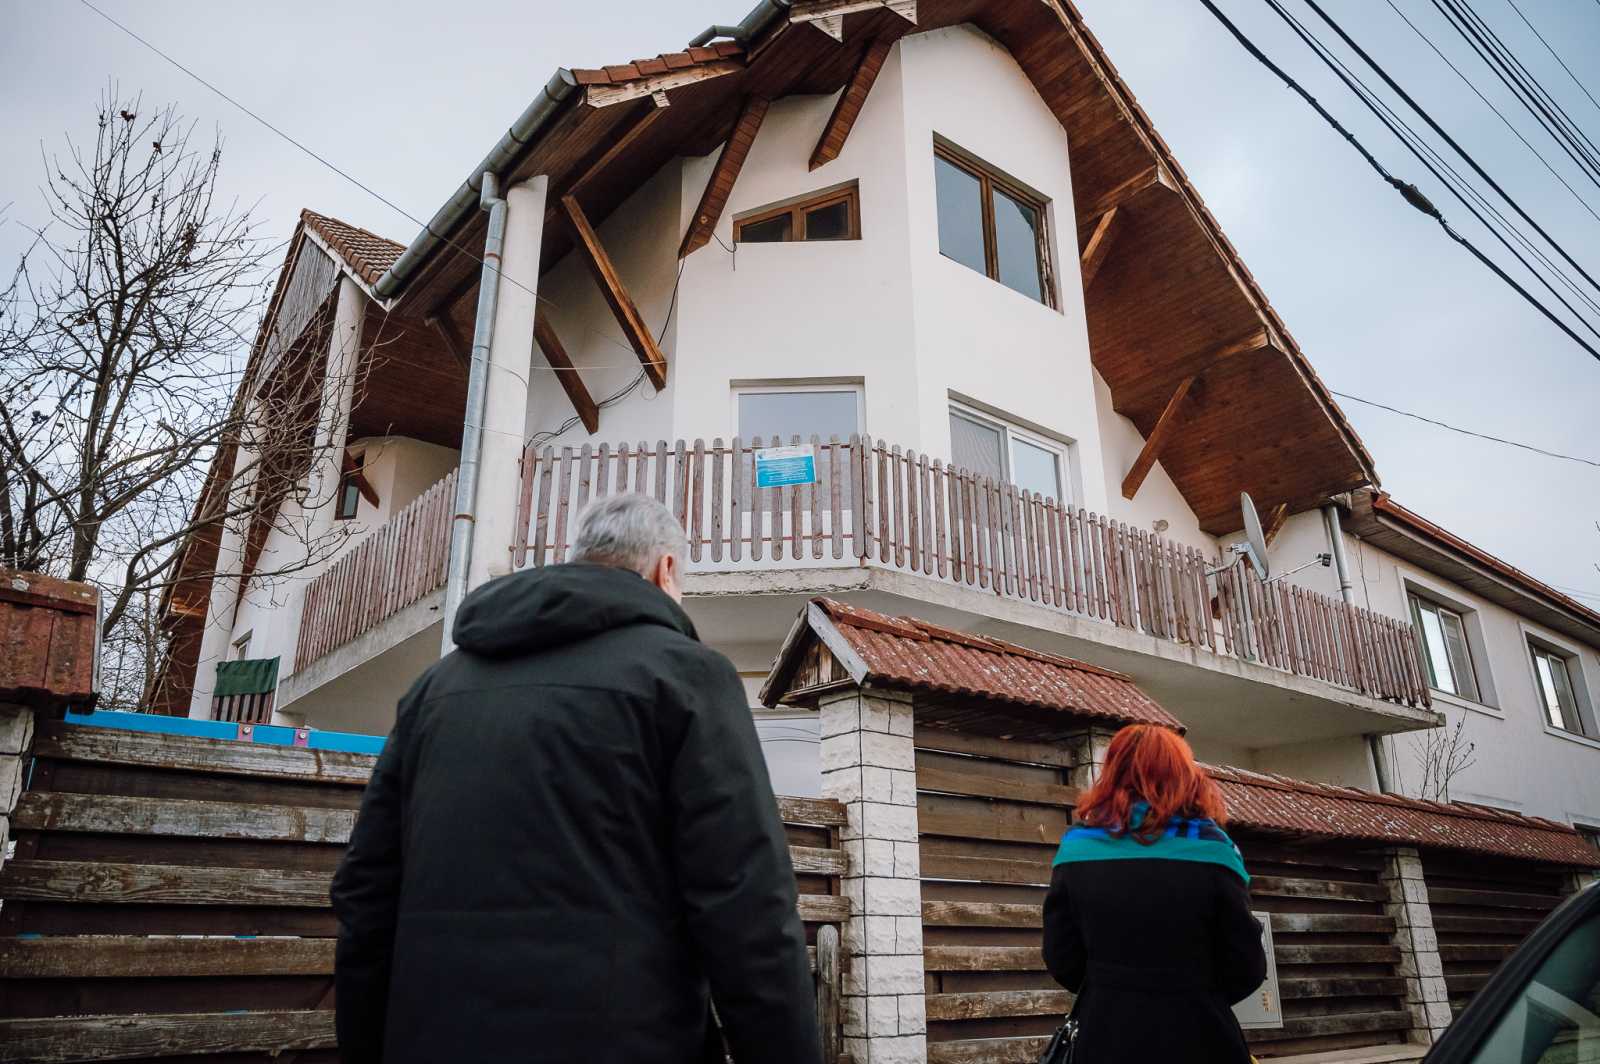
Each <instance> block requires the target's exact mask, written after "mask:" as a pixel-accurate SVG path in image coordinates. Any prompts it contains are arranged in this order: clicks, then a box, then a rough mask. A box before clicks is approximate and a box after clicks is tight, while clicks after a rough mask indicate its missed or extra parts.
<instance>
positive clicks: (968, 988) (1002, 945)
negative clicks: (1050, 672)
mask: <svg viewBox="0 0 1600 1064" xmlns="http://www.w3.org/2000/svg"><path fill="white" fill-rule="evenodd" d="M916 736H917V754H916V758H917V817H918V830H919V833H920V836H921V838H920V843H921V852H922V922H923V951H924V962H923V966H924V969H925V971H926V991H927V995H928V997H927V1002H926V1008H927V1019H928V1060H929V1062H930V1064H1030V1062H1032V1061H1033V1060H1035V1059H1037V1057H1038V1054H1039V1052H1040V1051H1041V1050H1042V1049H1043V1047H1044V1044H1045V1041H1046V1040H1047V1038H1048V1036H1049V1034H1050V1033H1051V1032H1052V1031H1053V1030H1054V1029H1055V1027H1056V1026H1057V1025H1058V1024H1059V1023H1060V1022H1061V1017H1062V1016H1063V1015H1064V1014H1065V1013H1066V1011H1067V1010H1068V1009H1069V1008H1070V1007H1071V1004H1072V995H1071V994H1069V993H1067V992H1066V991H1064V990H1062V989H1061V988H1060V987H1059V986H1058V985H1057V984H1056V983H1055V981H1054V980H1053V979H1052V978H1051V977H1050V974H1049V973H1048V972H1047V971H1045V968H1044V959H1043V956H1042V954H1041V951H1040V946H1041V934H1042V930H1041V929H1042V927H1043V903H1044V896H1045V892H1046V888H1047V887H1048V885H1049V882H1050V861H1051V858H1052V857H1053V855H1054V854H1055V850H1056V845H1057V843H1058V842H1059V840H1060V837H1061V834H1062V832H1063V831H1064V830H1065V828H1066V826H1067V823H1068V821H1069V818H1070V816H1071V808H1072V805H1073V803H1074V802H1075V801H1076V800H1077V795H1078V792H1077V790H1076V789H1075V788H1073V787H1071V786H1068V785H1067V782H1066V781H1067V780H1068V779H1069V778H1070V777H1069V770H1070V769H1071V768H1072V765H1071V762H1070V759H1069V758H1068V756H1067V753H1066V750H1065V748H1064V747H1060V746H1055V745H1050V744H1039V743H1023V742H1013V741H1007V740H999V739H989V738H979V737H974V736H965V735H959V734H955V733H952V732H946V731H942V730H935V729H919V730H918V731H917V733H916ZM1238 838H1239V842H1240V846H1241V848H1242V849H1243V851H1244V855H1245V862H1246V864H1247V865H1248V867H1249V868H1250V871H1251V873H1252V876H1253V878H1252V882H1251V905H1252V908H1254V909H1256V910H1257V911H1261V912H1266V913H1269V914H1270V919H1271V925H1272V932H1273V946H1274V959H1275V961H1276V963H1277V971H1278V980H1279V984H1278V985H1279V992H1280V995H1281V999H1282V1000H1281V1005H1282V1013H1283V1026H1282V1027H1281V1028H1276V1029H1263V1030H1252V1031H1249V1032H1247V1038H1248V1039H1249V1041H1250V1043H1251V1049H1252V1052H1254V1053H1255V1054H1256V1055H1257V1056H1259V1057H1262V1058H1263V1059H1266V1058H1270V1057H1274V1056H1283V1055H1288V1054H1293V1053H1304V1052H1316V1051H1322V1050H1333V1049H1339V1048H1342V1047H1346V1046H1358V1045H1359V1046H1375V1045H1383V1044H1387V1043H1391V1042H1400V1041H1403V1040H1404V1038H1405V1033H1406V1029H1407V1028H1408V1027H1409V1026H1410V1022H1411V1020H1410V1016H1409V1014H1408V1013H1407V1012H1406V1011H1405V1008H1404V1005H1403V1002H1402V1000H1401V999H1402V995H1403V994H1404V992H1405V985H1404V980H1403V979H1402V978H1401V977H1400V975H1399V972H1398V970H1397V968H1396V965H1397V964H1398V962H1399V959H1400V954H1399V950H1398V949H1397V948H1396V947H1395V945H1394V941H1393V936H1394V926H1395V925H1394V920H1393V918H1392V917H1389V916H1387V915H1385V913H1384V908H1383V900H1384V899H1385V898H1386V897H1387V894H1386V891H1385V888H1384V887H1383V886H1382V885H1381V884H1380V883H1379V882H1378V874H1379V871H1380V870H1381V868H1382V858H1381V857H1380V856H1378V855H1376V854H1372V853H1366V852H1362V850H1361V849H1360V847H1358V846H1356V845H1349V844H1347V845H1342V846H1341V845H1321V846H1306V845H1293V844H1288V843H1284V842H1279V841H1274V840H1272V839H1268V838H1265V837H1253V836H1251V835H1249V834H1248V833H1239V836H1238Z"/></svg>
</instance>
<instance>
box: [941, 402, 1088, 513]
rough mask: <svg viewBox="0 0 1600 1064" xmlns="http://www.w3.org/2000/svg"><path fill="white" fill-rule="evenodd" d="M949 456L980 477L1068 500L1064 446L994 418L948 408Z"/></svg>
mask: <svg viewBox="0 0 1600 1064" xmlns="http://www.w3.org/2000/svg"><path fill="white" fill-rule="evenodd" d="M950 457H951V461H953V462H954V463H955V464H956V465H957V466H958V467H960V468H962V469H968V470H971V471H972V472H974V473H976V474H978V475H979V476H980V477H992V478H994V479H995V480H998V481H1000V482H1001V483H1010V484H1015V485H1016V486H1017V487H1019V488H1021V489H1022V490H1024V491H1029V492H1037V493H1038V494H1040V495H1042V496H1044V497H1045V498H1047V499H1055V500H1057V501H1059V502H1070V501H1071V494H1070V492H1069V491H1068V486H1067V478H1066V475H1065V474H1066V461H1065V459H1066V449H1065V448H1064V447H1063V446H1062V445H1061V444H1059V443H1055V442H1054V441H1049V440H1044V439H1042V438H1039V437H1036V436H1031V435H1028V434H1026V433H1024V432H1022V431H1021V430H1019V429H1017V428H1015V427H1013V426H1011V425H1008V424H1006V423H1005V422H1004V421H1001V420H999V419H998V418H990V417H985V416H984V415H982V414H978V413H975V412H973V411H970V410H966V409H964V408H961V407H953V408H951V410H950Z"/></svg>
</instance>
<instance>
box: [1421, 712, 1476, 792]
mask: <svg viewBox="0 0 1600 1064" xmlns="http://www.w3.org/2000/svg"><path fill="white" fill-rule="evenodd" d="M1466 723H1467V722H1466V720H1465V718H1463V719H1461V720H1458V721H1456V722H1455V724H1454V725H1453V726H1446V727H1443V728H1434V729H1432V730H1430V731H1428V732H1426V733H1424V734H1423V735H1422V737H1421V740H1420V741H1419V742H1417V743H1414V744H1413V746H1412V750H1413V752H1414V753H1415V754H1416V759H1417V768H1418V769H1419V770H1421V772H1422V786H1421V787H1420V789H1419V792H1418V797H1421V798H1427V799H1430V800H1431V801H1436V802H1448V801H1450V784H1451V783H1452V782H1453V781H1454V780H1455V778H1456V777H1457V776H1459V775H1461V773H1463V772H1465V771H1466V770H1467V769H1469V768H1471V767H1472V766H1473V765H1475V764H1477V761H1478V759H1477V757H1476V756H1474V751H1475V750H1477V744H1476V743H1474V742H1470V741H1468V739H1467V737H1466V732H1465V729H1466Z"/></svg>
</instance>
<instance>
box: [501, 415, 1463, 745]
mask: <svg viewBox="0 0 1600 1064" xmlns="http://www.w3.org/2000/svg"><path fill="white" fill-rule="evenodd" d="M779 442H781V441H778V440H773V441H772V443H773V445H776V444H778V443H779ZM790 443H791V444H799V443H800V440H799V439H797V438H796V439H793V440H791V441H790ZM761 446H762V440H761V439H760V438H756V439H753V440H751V441H749V442H748V444H746V443H744V442H742V441H740V440H737V439H736V440H734V441H733V442H732V443H731V444H730V445H724V444H723V442H722V441H721V440H713V441H711V442H710V443H709V444H708V443H706V442H705V441H703V440H695V441H693V442H689V441H685V440H679V441H677V442H676V443H673V444H670V445H669V444H667V443H665V442H658V443H656V444H655V445H654V446H653V447H652V446H649V445H648V444H643V443H641V444H638V445H629V444H622V445H618V446H611V445H607V444H601V445H599V446H598V447H594V446H590V445H584V446H583V447H581V448H576V449H574V448H563V449H561V450H559V451H557V450H554V449H551V448H545V449H544V450H542V451H535V450H534V449H532V448H528V449H525V451H524V454H523V462H522V479H521V484H520V495H519V497H518V499H519V504H518V507H519V508H518V520H517V525H516V527H517V528H518V529H520V530H521V534H520V535H519V536H518V537H517V541H516V542H515V543H514V544H513V545H512V556H513V563H514V564H515V565H516V566H518V567H521V566H524V565H545V564H550V563H552V562H557V561H561V560H563V559H564V558H565V557H566V556H567V551H568V547H569V545H570V538H571V534H572V530H573V526H574V523H575V518H576V516H577V514H578V513H580V512H581V511H582V510H583V508H584V506H586V505H587V504H588V503H589V501H590V500H591V499H596V498H600V497H603V496H605V495H611V494H617V493H621V492H645V493H647V494H650V495H653V496H654V497H655V498H657V499H659V500H661V501H662V502H664V503H666V504H667V505H668V506H670V507H671V508H672V510H673V512H674V513H675V514H676V515H677V516H678V518H679V520H680V521H681V522H682V523H683V525H684V529H685V531H686V532H687V533H688V538H689V559H688V565H687V567H686V568H687V570H688V573H689V577H688V580H687V585H686V586H687V591H688V596H689V599H688V603H687V605H688V607H689V611H690V613H691V615H693V616H694V618H695V620H696V623H697V625H699V626H700V628H701V632H702V635H703V636H704V637H706V638H708V639H709V640H711V641H713V642H716V643H718V644H719V645H721V644H725V643H735V642H740V641H745V642H750V643H767V642H771V641H773V640H775V639H776V638H780V637H781V635H782V632H783V630H785V629H786V628H787V626H788V624H789V622H790V621H791V620H792V619H793V617H794V609H795V608H796V607H797V605H798V602H799V601H800V599H801V598H803V597H805V596H807V595H810V594H816V593H832V594H841V595H846V596H848V597H854V598H856V599H858V600H860V601H862V602H863V603H864V604H869V605H873V606H874V607H875V608H883V609H888V610H890V611H891V612H910V613H917V614H918V615H919V616H922V617H925V618H927V619H930V620H936V621H941V622H943V623H953V624H956V625H958V626H960V627H965V628H968V629H972V630H981V631H987V632H990V633H992V634H996V635H1003V636H1006V637H1008V638H1012V639H1015V640H1017V641H1019V642H1023V643H1025V644H1028V645H1033V646H1038V647H1039V648H1040V649H1050V650H1057V651H1060V652H1063V653H1070V654H1073V655H1075V656H1077V657H1080V658H1084V659H1087V660H1090V661H1094V662H1096V663H1098V664H1102V665H1106V666H1108V667H1112V668H1117V669H1120V670H1121V671H1124V672H1127V673H1129V674H1131V675H1133V676H1134V677H1135V678H1137V679H1139V680H1140V681H1141V683H1144V684H1145V685H1146V686H1147V689H1149V690H1150V691H1151V693H1152V694H1154V695H1155V696H1156V697H1157V698H1159V699H1161V700H1163V701H1164V702H1165V704H1167V705H1168V706H1169V708H1172V709H1173V711H1174V712H1176V713H1177V714H1178V715H1179V716H1180V717H1181V718H1183V719H1184V720H1186V721H1187V722H1189V723H1190V724H1191V725H1196V724H1201V723H1204V724H1205V725H1206V727H1207V731H1208V732H1210V733H1213V734H1227V735H1228V736H1230V739H1229V741H1234V742H1240V743H1249V744H1250V745H1273V744H1277V743H1287V742H1292V741H1301V740H1307V739H1314V738H1325V737H1328V736H1333V735H1353V734H1362V733H1366V732H1373V731H1394V730H1406V729H1409V728H1416V727H1426V726H1430V725H1431V724H1432V723H1433V722H1434V720H1435V719H1436V718H1435V715H1434V714H1433V713H1432V712H1431V710H1430V709H1429V706H1430V698H1429V693H1428V685H1427V683H1426V680H1425V674H1424V673H1423V671H1422V665H1421V662H1420V660H1419V658H1418V650H1417V644H1416V641H1415V638H1414V637H1413V635H1412V631H1411V626H1410V624H1409V623H1408V622H1406V621H1402V620H1399V619H1397V618H1392V617H1385V616H1382V615H1380V614H1376V613H1373V612H1371V611H1369V610H1364V609H1360V608H1358V607H1354V606H1350V605H1346V604H1345V603H1344V602H1342V601H1340V600H1337V599H1333V598H1329V597H1327V596H1324V595H1321V594H1318V593H1316V592H1313V591H1310V590H1308V589H1306V588H1302V587H1299V586H1297V585H1294V584H1290V583H1286V582H1282V581H1273V582H1264V581H1262V580H1261V579H1260V578H1259V577H1258V576H1257V575H1256V574H1255V573H1254V572H1253V571H1252V570H1250V569H1248V568H1247V567H1244V566H1234V567H1232V568H1230V569H1228V570H1227V571H1226V572H1223V573H1221V574H1218V573H1217V572H1216V570H1217V568H1218V567H1219V565H1220V564H1221V559H1220V557H1207V556H1206V555H1204V554H1202V553H1201V552H1200V551H1199V550H1196V549H1195V548H1193V547H1190V546H1186V545H1183V544H1178V543H1174V542H1172V541H1170V540H1166V539H1163V538H1162V537H1161V536H1158V535H1154V534H1152V533H1149V532H1145V531H1143V530H1140V529H1136V528H1131V527H1129V526H1127V525H1125V524H1123V523H1121V522H1119V521H1115V520H1112V519H1110V518H1107V517H1104V516H1101V515H1097V514H1093V513H1088V512H1085V511H1084V510H1083V509H1081V508H1072V507H1064V506H1062V505H1060V504H1058V503H1057V502H1055V501H1054V500H1052V499H1046V498H1041V497H1040V496H1038V495H1034V494H1030V493H1028V492H1026V491H1019V490H1018V489H1017V488H1016V487H1015V486H1014V485H1011V484H1005V483H998V482H996V481H994V480H992V479H990V478H988V477H983V476H978V475H975V474H974V473H972V472H970V471H968V470H965V469H958V468H954V467H951V466H946V465H945V464H944V463H942V462H940V461H939V460H938V459H929V458H928V457H927V456H926V455H919V454H916V453H915V452H913V451H909V450H904V449H902V448H900V447H897V446H891V445H889V444H887V443H886V442H884V441H882V440H874V439H870V438H868V439H858V438H854V437H852V439H851V440H849V441H841V440H838V439H831V440H829V441H827V442H824V441H821V440H819V439H817V438H816V437H813V438H812V439H811V447H812V448H813V452H814V455H815V465H816V470H817V482H816V483H814V484H804V485H798V486H790V487H758V486H756V476H755V466H754V452H755V450H756V449H757V448H759V447H761ZM774 598H776V599H779V600H792V601H787V602H781V604H782V606H783V608H781V609H776V610H775V609H774V608H773V606H774V603H773V599H774ZM772 645H776V643H775V642H772ZM769 652H770V651H769ZM1268 689H1271V690H1268ZM1289 703H1294V704H1295V707H1296V709H1299V710H1304V709H1306V708H1307V705H1308V704H1309V703H1321V705H1320V707H1319V711H1318V713H1317V714H1316V716H1315V718H1314V719H1313V720H1311V721H1309V722H1308V721H1300V722H1298V723H1294V724H1292V725H1291V723H1290V722H1287V721H1282V722H1275V721H1274V720H1273V719H1272V718H1271V717H1270V715H1266V716H1264V715H1263V714H1262V713H1260V712H1257V711H1258V710H1266V709H1270V708H1272V707H1274V706H1277V707H1280V708H1281V707H1282V706H1284V705H1287V704H1289ZM1280 724H1282V727H1281V729H1280V726H1279V725H1280Z"/></svg>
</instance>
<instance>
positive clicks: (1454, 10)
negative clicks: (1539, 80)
mask: <svg viewBox="0 0 1600 1064" xmlns="http://www.w3.org/2000/svg"><path fill="white" fill-rule="evenodd" d="M1433 6H1434V7H1435V8H1436V9H1437V10H1438V11H1439V13H1440V14H1441V15H1443V16H1444V18H1445V21H1446V22H1448V23H1449V24H1450V26H1451V28H1452V29H1454V30H1455V31H1456V33H1458V34H1460V36H1461V38H1462V39H1463V40H1464V41H1466V42H1467V46H1468V47H1469V48H1470V49H1472V51H1473V52H1474V54H1476V55H1477V56H1478V58H1479V59H1480V60H1482V62H1483V64H1484V65H1485V66H1487V67H1488V68H1489V72H1490V73H1491V74H1493V75H1494V76H1495V77H1497V78H1498V79H1499V80H1500V83H1501V84H1502V85H1504V86H1505V87H1506V89H1507V91H1509V92H1510V93H1511V95H1512V97H1513V98H1515V99H1516V101H1517V102H1518V103H1520V104H1521V105H1522V106H1523V109H1524V110H1526V111H1527V112H1528V113H1529V114H1530V115H1532V116H1533V119H1534V121H1535V122H1536V123H1538V124H1539V126H1540V127H1541V128H1542V129H1544V131H1545V132H1546V133H1548V134H1549V135H1550V137H1551V139H1553V140H1554V141H1555V142H1556V146H1557V147H1559V148H1561V150H1562V151H1564V152H1566V153H1567V157H1568V158H1569V159H1571V160H1572V161H1573V162H1574V163H1576V164H1577V166H1578V168H1579V169H1580V170H1583V171H1584V173H1585V174H1586V175H1587V176H1588V177H1589V178H1590V179H1591V180H1594V179H1596V178H1597V177H1600V159H1596V157H1595V156H1593V155H1591V154H1590V153H1589V152H1588V151H1586V150H1585V149H1584V146H1583V145H1582V144H1580V143H1578V142H1577V141H1576V140H1575V139H1574V138H1573V136H1572V134H1571V132H1570V131H1569V130H1568V129H1567V128H1566V127H1565V126H1563V125H1562V124H1561V123H1560V122H1559V121H1558V120H1557V119H1556V118H1555V116H1553V115H1551V114H1550V111H1549V108H1548V107H1546V106H1545V102H1544V100H1543V99H1541V97H1540V96H1539V94H1538V93H1537V92H1535V91H1534V89H1533V87H1532V86H1530V85H1529V84H1528V83H1527V80H1525V79H1524V77H1523V76H1522V75H1521V74H1519V73H1518V71H1517V70H1516V69H1513V67H1512V63H1514V62H1515V61H1516V57H1515V56H1514V55H1511V62H1507V60H1506V58H1505V57H1506V56H1507V55H1510V50H1509V49H1506V48H1505V45H1504V42H1502V41H1500V39H1499V38H1498V37H1497V36H1495V35H1494V33H1493V31H1492V30H1489V29H1488V26H1487V24H1482V20H1481V19H1480V20H1478V21H1477V22H1474V21H1473V19H1472V18H1469V17H1468V16H1467V13H1466V12H1464V11H1462V10H1461V9H1460V8H1458V7H1456V6H1455V5H1454V4H1453V3H1451V2H1449V0H1446V2H1444V3H1441V2H1440V0H1433ZM1472 14H1473V16H1474V17H1475V16H1476V12H1473V13H1472ZM1480 24H1482V28H1481V29H1480ZM1486 34H1487V36H1486ZM1491 38H1492V40H1493V43H1491V40H1490V39H1491ZM1496 45H1498V46H1499V47H1498V48H1496ZM1516 65H1517V66H1518V67H1521V64H1520V63H1517V64H1516ZM1522 69H1523V70H1525V69H1526V68H1522ZM1540 88H1541V89H1542V86H1540ZM1552 102H1553V101H1552ZM1557 106H1558V109H1559V105H1557ZM1562 113H1563V115H1564V114H1565V112H1562Z"/></svg>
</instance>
